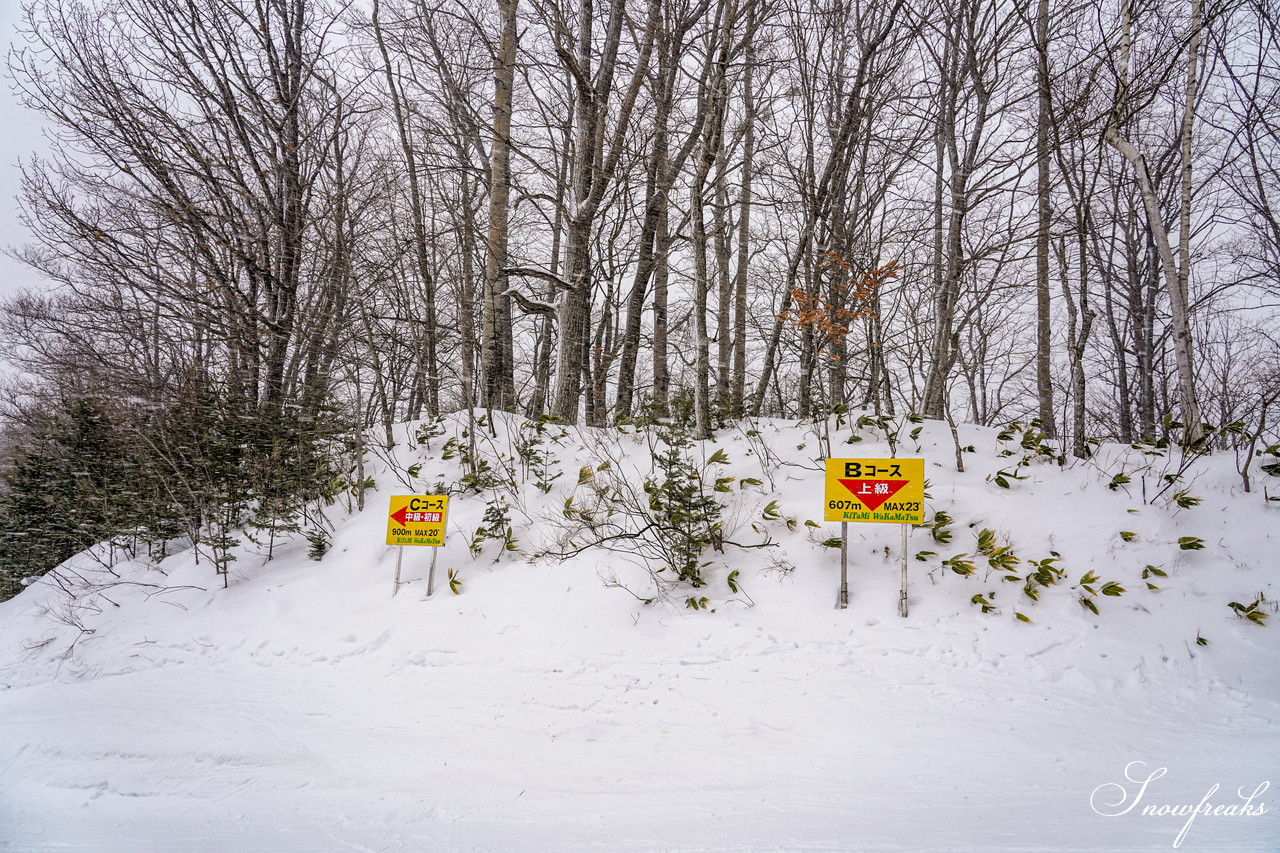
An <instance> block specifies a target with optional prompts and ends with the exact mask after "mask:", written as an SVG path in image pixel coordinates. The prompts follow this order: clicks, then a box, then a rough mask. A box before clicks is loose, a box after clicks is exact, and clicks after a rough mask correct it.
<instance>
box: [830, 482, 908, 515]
mask: <svg viewBox="0 0 1280 853" xmlns="http://www.w3.org/2000/svg"><path fill="white" fill-rule="evenodd" d="M910 482H911V481H910V480H841V481H840V485H842V486H844V487H845V488H846V489H848V490H849V493H850V494H852V495H853V496H854V497H855V498H857V499H858V500H859V501H861V502H862V505H863V506H865V507H866V508H867V509H869V510H871V511H872V512H874V511H876V510H877V509H879V508H880V504H882V503H884V502H885V501H887V500H889V498H891V497H893V496H894V495H896V494H897V493H898V492H899V491H900V490H901V489H902V487H903V486H905V485H906V484H907V483H910Z"/></svg>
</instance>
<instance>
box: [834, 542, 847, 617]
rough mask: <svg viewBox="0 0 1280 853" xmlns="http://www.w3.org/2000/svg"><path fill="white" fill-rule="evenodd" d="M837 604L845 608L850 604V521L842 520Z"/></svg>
mask: <svg viewBox="0 0 1280 853" xmlns="http://www.w3.org/2000/svg"><path fill="white" fill-rule="evenodd" d="M836 606H837V607H839V608H840V609H841V610H845V609H847V608H848V606H849V522H847V521H842V522H840V598H839V599H838V600H837V602H836Z"/></svg>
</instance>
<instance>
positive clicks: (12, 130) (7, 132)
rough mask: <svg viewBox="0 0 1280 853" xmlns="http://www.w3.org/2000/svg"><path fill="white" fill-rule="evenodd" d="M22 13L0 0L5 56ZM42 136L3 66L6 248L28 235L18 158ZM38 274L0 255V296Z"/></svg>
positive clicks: (0, 206)
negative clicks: (19, 197) (21, 210)
mask: <svg viewBox="0 0 1280 853" xmlns="http://www.w3.org/2000/svg"><path fill="white" fill-rule="evenodd" d="M21 15H22V2H21V0H0V46H3V49H4V53H5V55H6V56H7V55H8V53H9V49H10V47H11V46H12V44H13V41H14V39H15V38H17V34H16V32H15V29H16V27H17V25H18V21H19V19H20V17H21ZM43 143H44V138H43V137H42V136H41V135H40V123H39V122H38V121H36V120H35V118H34V117H32V115H31V114H30V113H28V112H27V111H26V110H24V109H23V108H22V105H21V104H20V103H18V99H17V97H16V96H15V95H14V94H13V81H12V80H11V79H10V77H9V75H8V72H7V70H6V72H5V74H4V85H3V86H2V87H0V246H3V247H4V248H5V249H8V248H9V247H11V246H17V245H22V244H23V243H25V242H27V241H28V240H29V239H30V237H29V235H28V234H27V231H26V229H25V228H23V226H22V223H21V222H19V221H18V202H17V200H16V199H15V196H16V195H17V194H18V183H19V173H18V161H19V160H25V159H26V158H27V157H29V156H30V155H31V153H32V152H33V151H38V150H40V148H41V146H42V145H43ZM41 283H42V282H41V278H40V276H39V275H37V274H36V273H35V271H33V270H31V269H30V268H29V267H27V266H26V265H25V264H20V263H18V262H17V261H15V260H13V259H12V258H10V257H9V256H8V255H7V254H5V255H0V296H8V295H10V294H12V293H14V292H16V291H17V290H19V289H21V288H24V287H39V286H41Z"/></svg>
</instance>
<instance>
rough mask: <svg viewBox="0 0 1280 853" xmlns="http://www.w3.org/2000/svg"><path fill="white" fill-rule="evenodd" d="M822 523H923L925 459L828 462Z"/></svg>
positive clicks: (838, 460) (830, 460)
mask: <svg viewBox="0 0 1280 853" xmlns="http://www.w3.org/2000/svg"><path fill="white" fill-rule="evenodd" d="M822 500H823V510H822V511H823V516H822V520H823V521H853V522H879V523H882V524H920V523H922V522H923V521H924V460H923V459H828V460H827V477H826V488H825V489H824V491H823V498H822Z"/></svg>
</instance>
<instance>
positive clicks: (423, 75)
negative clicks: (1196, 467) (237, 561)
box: [0, 0, 1280, 547]
mask: <svg viewBox="0 0 1280 853" xmlns="http://www.w3.org/2000/svg"><path fill="white" fill-rule="evenodd" d="M1278 42H1280V7H1277V6H1276V5H1275V3H1274V0H1239V2H1226V3H1217V2H1213V1H1212V0H1185V2H1181V3H1172V4H1170V3H1156V2H1147V0H1081V2H1071V3H1052V4H1051V3H1049V2H1048V0H1034V2H1033V0H925V1H924V2H912V3H907V2H902V0H876V1H875V2H871V0H816V2H809V0H720V2H711V0H491V2H489V1H488V0H486V2H483V3H479V2H475V1H474V0H429V1H428V0H370V2H362V3H358V4H339V3H332V2H327V0H201V2H199V3H196V2H190V0H85V2H80V0H36V2H34V3H33V4H32V5H31V7H30V8H29V10H28V14H27V21H26V26H25V30H24V33H23V40H22V41H20V44H19V47H18V48H17V49H16V50H15V51H14V52H13V53H12V54H11V55H10V57H9V67H10V73H11V76H12V78H13V80H14V81H15V82H16V85H17V87H18V88H19V90H20V91H21V93H22V95H23V97H24V98H25V101H26V103H27V105H28V106H29V107H30V108H31V109H33V110H35V111H37V112H38V113H39V114H40V115H41V117H42V118H43V119H44V121H45V122H46V123H47V124H48V126H50V127H51V128H52V138H51V140H50V142H49V144H48V145H46V146H45V147H44V149H43V150H44V152H45V153H43V154H41V155H40V156H35V155H33V156H32V157H31V159H29V160H28V161H27V162H26V163H25V164H24V176H25V177H24V184H23V194H22V198H21V204H22V205H23V209H24V211H25V218H26V222H27V224H28V226H29V228H30V230H31V232H32V234H33V240H32V242H31V243H30V244H29V245H28V246H26V247H25V248H23V249H22V250H21V251H22V257H23V259H24V260H26V261H27V262H28V263H30V264H31V265H32V266H34V267H35V268H36V269H38V270H39V271H40V272H41V273H43V275H44V277H45V279H46V280H47V282H48V284H47V286H46V287H45V288H44V289H42V290H40V291H37V292H31V293H27V294H24V295H21V296H19V297H17V298H15V299H12V300H10V301H9V302H8V303H7V304H6V305H5V306H4V308H3V313H2V314H0V340H2V342H3V346H4V355H5V356H6V358H7V359H8V361H9V362H10V364H11V365H13V366H14V368H15V370H16V371H17V373H18V376H19V378H18V379H16V380H14V381H13V382H12V383H11V384H10V387H9V389H8V396H7V400H6V405H7V410H6V412H5V417H6V420H7V423H8V426H9V444H10V447H9V450H8V451H7V453H8V456H9V457H10V462H9V463H8V464H9V470H10V474H9V476H8V477H7V480H8V482H9V484H10V485H9V492H10V494H11V496H12V495H14V494H18V493H19V492H21V491H22V488H21V484H22V483H24V482H27V481H31V482H37V481H40V477H42V476H43V477H46V479H47V477H48V475H47V473H46V474H38V473H37V472H36V469H40V470H44V469H42V468H40V465H44V464H47V463H48V459H47V458H44V457H47V456H49V455H50V454H49V453H44V455H43V456H42V451H41V448H46V449H47V448H50V447H57V448H60V450H59V452H63V451H65V448H66V447H67V446H69V444H70V443H74V441H79V440H82V439H83V438H84V436H83V433H84V432H85V429H88V428H90V427H91V428H92V429H98V430H103V431H104V433H103V434H104V435H107V436H110V437H111V439H110V440H111V441H116V442H119V443H121V444H123V445H129V446H133V447H140V448H141V450H140V451H139V452H140V453H143V454H144V455H145V456H146V458H150V459H159V460H162V462H163V474H162V475H157V476H156V478H154V481H149V485H147V486H146V487H145V488H144V487H143V486H139V485H138V484H137V483H133V485H130V486H129V487H128V488H127V489H126V490H125V491H127V492H129V493H130V494H129V498H130V500H133V499H134V498H135V496H136V494H137V493H138V492H139V491H140V490H141V491H146V490H148V489H149V490H150V491H151V492H152V493H154V501H153V503H152V507H153V509H152V510H151V512H152V516H154V514H155V510H154V507H155V506H164V507H168V508H169V509H167V510H166V511H165V512H166V513H168V515H166V516H165V517H166V518H168V519H169V523H170V524H171V526H172V527H174V529H175V530H178V531H179V532H181V531H183V530H185V531H187V532H191V533H193V535H194V533H195V532H197V531H198V530H199V529H200V528H201V525H205V526H206V527H207V525H208V523H209V518H210V516H211V514H217V513H219V512H222V511H223V508H228V509H227V510H226V518H227V519H232V518H234V517H235V516H236V513H237V511H239V510H243V508H244V507H246V506H254V507H258V508H261V507H262V506H264V505H266V504H269V503H270V501H268V500H267V498H271V500H275V501H277V502H279V503H280V504H281V506H289V507H292V506H294V505H302V506H305V504H306V501H307V500H309V499H311V497H313V496H314V495H321V494H324V492H325V490H326V489H329V488H331V481H332V480H333V479H334V478H335V477H337V478H339V479H340V478H342V477H344V476H348V475H349V474H350V473H351V472H349V471H345V470H342V465H341V464H339V463H338V462H336V461H335V462H333V463H332V464H319V463H317V462H316V459H317V458H321V457H323V458H334V459H336V457H334V456H333V454H332V453H331V452H330V450H331V449H333V448H343V449H345V450H347V451H350V450H353V449H354V450H356V451H361V450H362V449H363V448H364V447H365V445H366V444H372V445H376V444H378V443H386V442H389V441H391V440H392V439H391V426H392V425H393V424H395V423H397V422H400V421H404V420H412V419H419V418H433V417H435V416H437V415H438V414H440V413H441V412H447V411H453V410H457V409H471V408H477V407H480V408H497V409H507V410H512V411H516V412H520V413H524V414H526V415H528V416H531V417H532V416H541V415H546V416H550V417H555V418H558V419H559V420H560V421H562V422H566V423H583V424H586V425H591V426H603V425H607V424H611V423H616V422H619V421H625V420H635V419H641V418H648V417H654V416H666V415H670V414H672V412H673V411H679V412H687V414H688V417H689V418H690V419H691V423H692V425H693V428H694V430H695V431H696V432H697V433H699V434H704V435H705V434H708V433H710V432H711V431H712V430H713V429H714V428H715V427H716V425H717V424H720V423H724V422H726V421H727V420H731V419H736V418H740V417H745V416H762V415H764V416H784V417H797V416H808V415H812V414H815V413H821V412H824V411H830V410H832V409H834V408H836V407H848V408H865V409H869V410H873V411H874V412H876V413H878V414H879V413H883V414H894V415H902V414H906V413H910V412H917V413H920V414H922V415H924V416H926V417H929V418H938V419H948V420H951V421H953V422H955V421H967V422H973V423H979V424H996V423H1006V422H1008V421H1010V420H1013V419H1023V420H1028V419H1032V418H1038V419H1039V423H1040V425H1041V428H1042V429H1043V430H1044V432H1045V434H1046V435H1047V436H1048V437H1049V438H1051V439H1054V440H1056V441H1057V442H1058V444H1059V446H1060V447H1061V452H1062V453H1063V454H1064V455H1066V454H1075V455H1076V456H1086V455H1087V454H1088V453H1089V446H1090V442H1091V441H1093V440H1097V439H1113V440H1119V441H1124V442H1132V441H1135V440H1139V439H1143V438H1147V439H1153V440H1156V439H1170V440H1174V441H1184V442H1186V441H1196V440H1199V439H1201V438H1202V436H1203V434H1204V427H1203V426H1202V424H1204V423H1208V424H1210V425H1214V426H1217V427H1219V428H1220V427H1221V426H1222V425H1225V424H1235V425H1236V426H1235V427H1234V430H1233V433H1234V434H1236V435H1242V436H1248V437H1255V436H1258V435H1259V434H1261V433H1265V432H1266V431H1267V430H1268V429H1269V428H1270V429H1274V428H1273V427H1269V426H1268V420H1267V418H1268V407H1270V406H1272V405H1273V404H1274V402H1275V400H1276V398H1277V395H1278V394H1280V347H1278V345H1277V331H1276V329H1277V325H1276V323H1275V316H1276V314H1275V308H1276V304H1277V297H1280V213H1278V212H1277V208H1276V206H1275V201H1276V197H1277V195H1278V194H1280V43H1278ZM193 412H198V413H199V414H198V415H194V414H192V413H193ZM1272 414H1274V413H1272ZM77 418H79V419H80V421H84V419H86V418H87V419H88V421H85V423H88V424H89V427H84V425H83V424H80V421H78V420H77ZM1272 420H1274V417H1273V418H1272ZM77 424H80V425H77ZM1219 434H1221V433H1220V430H1219ZM68 436H73V437H70V438H69V437H68ZM128 464H129V465H131V466H134V468H139V467H145V466H141V465H140V464H139V463H138V462H137V460H133V461H131V462H129V463H128ZM24 466H25V467H24ZM63 467H64V468H65V467H66V466H65V465H64V466H63ZM80 467H81V468H85V466H84V465H80ZM27 469H31V470H27ZM24 471H25V472H26V473H24ZM246 472H248V473H246ZM282 472H293V473H292V474H290V475H289V476H285V475H284V474H283V473H282ZM91 474H92V472H88V471H87V469H86V470H82V471H79V472H77V477H76V478H72V480H71V481H69V484H68V485H67V488H68V489H73V490H74V489H84V488H86V481H87V480H93V478H94V477H98V476H101V478H102V484H105V483H107V482H116V481H118V480H119V479H120V478H119V476H117V474H118V472H117V474H109V473H108V472H101V473H100V475H99V474H92V476H90V475H91ZM24 478H26V479H24ZM124 479H125V480H129V477H128V476H126V477H124ZM95 482H96V481H95ZM175 483H176V484H179V485H178V486H175V485H174V484H175ZM280 483H286V484H287V485H286V486H281V485H280ZM15 484H18V485H15ZM102 484H99V485H98V486H94V487H92V488H93V490H95V491H94V494H98V495H101V494H104V493H103V489H105V488H106V486H105V485H102ZM277 493H278V494H277ZM95 500H98V501H99V502H110V501H111V500H118V501H119V502H120V503H121V504H122V505H123V504H127V503H129V502H130V501H127V500H124V498H121V497H119V496H117V497H114V498H113V497H110V496H107V497H101V496H100V497H99V498H95ZM10 503H11V504H12V503H13V501H12V500H11V501H10ZM175 507H176V509H175ZM11 512H13V510H12V509H11ZM102 512H103V513H106V514H110V511H109V510H108V509H106V508H103V509H102ZM161 514H162V515H164V514H165V513H161ZM286 514H287V513H286ZM152 516H147V517H148V518H151V519H152V520H151V521H149V522H148V523H149V524H153V525H154V524H158V522H156V521H155V520H154V518H152ZM170 516H172V517H171V518H170ZM81 526H83V520H82V523H81ZM72 534H74V531H72ZM72 534H69V535H71V539H72V540H74V539H75V536H74V535H72ZM85 535H86V536H88V535H89V534H88V533H85ZM76 541H78V540H76ZM67 547H71V545H70V544H68V546H67Z"/></svg>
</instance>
